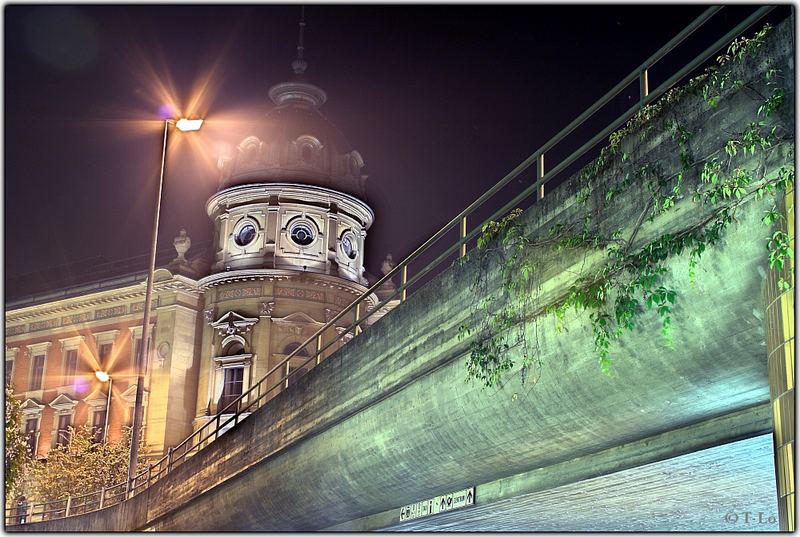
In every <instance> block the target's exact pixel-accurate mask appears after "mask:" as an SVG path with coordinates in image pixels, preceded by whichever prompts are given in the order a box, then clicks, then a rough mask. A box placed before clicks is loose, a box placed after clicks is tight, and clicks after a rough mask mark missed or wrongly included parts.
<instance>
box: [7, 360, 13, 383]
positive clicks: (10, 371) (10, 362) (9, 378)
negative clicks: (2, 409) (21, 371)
mask: <svg viewBox="0 0 800 537" xmlns="http://www.w3.org/2000/svg"><path fill="white" fill-rule="evenodd" d="M13 378H14V360H6V384H7V385H9V386H10V385H11V382H12V379H13Z"/></svg>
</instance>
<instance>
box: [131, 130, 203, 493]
mask: <svg viewBox="0 0 800 537" xmlns="http://www.w3.org/2000/svg"><path fill="white" fill-rule="evenodd" d="M171 123H173V124H175V126H176V127H177V128H178V130H180V131H182V132H190V131H196V130H199V129H200V126H201V125H202V124H203V120H202V119H187V118H181V119H178V120H177V121H176V120H173V119H166V120H164V142H163V144H162V146H161V173H160V174H159V178H158V195H157V196H156V210H155V212H154V214H153V242H152V245H151V247H150V267H149V270H148V272H147V288H146V291H145V295H144V319H143V320H142V343H141V345H139V360H138V361H137V362H136V364H135V367H136V399H135V400H134V406H133V426H132V431H131V456H130V461H129V463H128V488H129V490H131V485H132V484H133V480H134V478H135V477H136V466H137V464H138V462H139V435H140V434H141V428H142V397H143V392H144V371H143V368H144V356H145V352H146V349H147V346H148V342H149V340H150V306H151V304H152V298H153V273H154V272H155V270H156V246H157V244H158V220H159V217H160V215H161V193H162V191H163V189H164V164H165V163H166V159H167V134H168V133H169V126H170V124H171Z"/></svg>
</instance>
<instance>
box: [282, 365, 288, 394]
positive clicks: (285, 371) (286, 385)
mask: <svg viewBox="0 0 800 537" xmlns="http://www.w3.org/2000/svg"><path fill="white" fill-rule="evenodd" d="M283 376H284V379H283V387H284V388H288V387H289V362H286V369H285V370H284V372H283Z"/></svg>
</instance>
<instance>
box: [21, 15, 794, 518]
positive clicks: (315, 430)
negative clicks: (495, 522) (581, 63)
mask: <svg viewBox="0 0 800 537" xmlns="http://www.w3.org/2000/svg"><path fill="white" fill-rule="evenodd" d="M763 54H764V56H763V57H762V59H763V58H765V57H766V56H770V57H772V58H774V59H776V60H777V61H778V65H779V66H780V67H781V68H782V69H783V70H784V73H785V76H786V80H788V81H793V80H794V69H793V67H794V66H793V63H792V61H793V59H792V58H793V56H792V55H793V50H792V38H791V28H790V27H789V26H788V25H787V24H784V25H782V26H781V27H779V28H778V29H777V30H776V31H775V32H773V34H772V35H771V37H770V39H769V43H768V46H767V47H766V48H765V50H764V52H763ZM762 66H763V65H762ZM745 75H746V76H747V79H748V81H750V82H752V83H753V84H754V85H755V86H756V87H761V86H763V76H762V72H760V71H759V70H758V69H754V70H751V71H749V72H747V73H745ZM793 101H794V95H793V94H792V95H789V96H787V104H786V105H785V109H784V110H783V112H782V113H781V115H780V116H779V117H778V118H777V121H779V122H782V123H783V124H784V125H785V126H786V127H787V128H788V129H789V130H790V131H792V129H793V121H794V110H793ZM758 105H759V102H758V99H756V98H754V97H753V96H752V95H751V94H749V93H746V92H738V93H734V94H731V95H728V96H726V97H725V98H724V99H723V100H722V101H721V102H720V104H719V106H718V107H717V108H714V109H711V110H709V109H708V107H707V106H706V105H705V104H704V103H703V102H702V100H701V99H699V98H687V99H684V100H683V101H681V102H679V103H677V104H676V105H675V109H674V110H675V113H676V114H677V115H678V116H679V117H680V118H681V121H682V123H683V124H684V125H686V127H687V128H688V129H689V130H690V131H692V132H694V133H696V134H695V138H694V139H693V148H694V150H695V154H697V155H703V154H704V150H706V149H709V148H712V147H717V146H719V145H720V144H721V143H724V140H725V138H726V137H725V136H723V135H722V134H721V132H730V133H734V132H737V131H738V132H740V131H742V130H743V129H744V128H745V126H746V123H747V122H748V121H751V118H752V117H754V112H755V109H756V108H757V107H758ZM659 127H661V126H659V125H657V128H656V129H655V131H654V134H653V136H652V138H651V139H650V140H649V142H648V144H647V145H646V146H645V147H642V148H640V149H639V150H638V151H639V153H638V154H634V155H633V157H632V158H633V162H636V161H637V159H647V160H654V159H655V160H658V161H660V162H661V163H662V164H663V165H664V167H665V168H669V167H673V166H676V165H675V164H674V163H676V162H677V159H678V155H676V154H674V152H673V151H672V150H671V149H670V148H671V144H668V143H665V142H666V141H667V140H668V139H669V136H670V134H669V133H668V132H666V130H665V129H663V128H659ZM773 164H775V163H773ZM618 172H619V170H618V169H611V170H609V171H608V172H607V173H606V174H604V178H603V184H604V187H601V188H600V189H598V190H597V191H596V193H595V194H594V195H593V196H592V197H590V199H589V200H588V203H587V204H586V205H585V206H581V205H579V204H576V202H575V194H576V188H577V187H576V186H575V184H574V183H571V184H567V185H564V186H562V187H561V188H559V189H557V190H554V191H553V192H551V193H548V195H547V196H546V197H545V198H544V200H543V201H542V202H540V203H537V204H536V205H535V206H534V207H533V208H532V209H530V210H529V211H527V212H526V213H525V214H524V216H523V218H524V221H525V223H526V226H527V227H528V229H529V230H530V232H531V233H532V234H533V235H534V236H541V237H543V236H545V235H546V234H547V232H548V230H549V229H550V228H551V227H552V226H553V225H554V224H556V223H559V222H567V221H572V220H575V219H577V218H582V215H583V214H584V212H585V211H587V210H588V211H592V213H593V214H595V217H594V218H595V221H596V222H599V225H600V226H601V228H602V229H604V230H614V229H616V228H618V227H622V228H623V229H625V230H626V232H629V231H630V230H631V228H632V226H633V223H634V222H635V221H636V220H637V219H638V217H639V213H640V210H641V208H642V207H644V206H645V204H646V203H647V202H648V201H649V199H650V198H651V195H650V193H649V192H648V190H647V189H646V188H645V187H644V186H643V185H638V184H634V185H632V186H630V187H629V188H628V189H627V190H626V191H625V192H624V193H622V194H620V195H619V196H618V197H617V198H615V200H614V206H613V207H612V209H611V210H605V211H603V210H602V209H601V207H602V200H603V197H604V194H605V191H606V189H607V188H610V187H612V186H613V185H614V184H615V183H616V182H618V181H619V180H620V179H621V177H622V174H621V173H618ZM692 180H694V179H692ZM694 186H695V185H694V184H691V181H689V184H685V189H686V191H688V192H691V191H692V189H693V187H694ZM767 203H768V201H767V200H762V201H760V202H752V203H750V204H748V206H747V207H745V208H744V209H743V210H741V211H739V212H738V213H737V221H736V222H735V223H734V224H732V225H731V227H730V228H729V229H728V231H727V232H726V234H725V236H724V239H723V240H722V241H721V243H720V244H719V245H718V246H716V247H712V248H710V249H709V250H708V251H706V253H705V254H704V255H703V259H702V261H701V266H700V270H699V271H698V275H697V281H696V282H695V283H694V284H691V283H690V282H689V281H688V278H687V270H686V266H687V258H686V257H681V258H676V259H673V260H672V261H671V262H670V270H671V273H670V275H669V280H670V282H671V283H673V284H674V286H675V287H676V288H677V289H679V290H680V295H679V297H678V303H677V305H676V308H675V313H674V316H673V317H674V324H675V349H676V350H672V349H670V348H668V347H667V346H665V345H664V343H663V341H662V340H661V337H660V335H659V322H658V320H657V319H656V317H655V315H652V316H648V317H646V319H644V320H643V322H641V326H640V327H639V328H637V330H636V332H635V333H633V334H630V335H628V336H626V338H625V339H624V341H623V343H622V348H621V352H618V353H616V355H617V356H618V358H617V360H616V362H615V368H616V372H617V374H616V376H615V377H613V378H609V377H607V376H605V375H603V374H602V373H600V371H599V368H598V365H597V359H596V357H595V356H594V353H593V351H592V348H593V336H592V333H591V329H590V327H589V325H588V323H587V322H586V321H585V319H584V318H582V317H571V318H568V319H567V322H566V328H567V330H568V332H567V333H562V334H557V333H556V332H555V330H554V323H553V320H552V319H551V318H546V319H544V320H541V321H540V322H539V330H538V333H534V332H533V327H532V326H531V328H530V330H531V331H530V333H529V334H528V335H529V336H530V337H534V336H536V337H538V342H539V348H540V354H541V359H542V361H543V363H544V366H543V369H542V371H541V378H540V380H539V383H538V384H537V385H536V386H535V387H531V385H530V384H525V385H523V384H521V381H520V376H519V375H516V374H514V375H511V376H510V377H509V380H508V382H506V383H505V384H504V386H503V387H502V388H491V389H482V388H481V387H480V386H479V385H477V384H475V383H465V378H466V370H465V367H464V359H465V353H466V352H467V349H468V341H459V340H458V338H457V337H456V334H457V329H458V326H459V325H460V324H461V323H463V322H467V321H468V313H469V310H470V308H471V306H472V304H473V301H474V300H475V299H476V298H475V296H473V294H472V291H471V289H470V287H469V284H470V282H472V281H474V279H475V278H476V276H477V271H478V270H479V269H480V267H478V266H477V264H476V263H475V262H474V261H469V262H467V263H465V264H464V265H462V266H453V267H451V268H450V269H449V270H447V271H446V272H445V273H444V274H442V275H441V276H440V277H438V278H436V279H435V280H434V281H432V282H431V283H430V284H428V285H427V286H426V287H425V288H423V289H421V290H420V291H419V292H417V293H415V294H414V295H412V296H411V297H409V300H408V301H407V302H405V303H403V304H402V305H400V306H399V307H398V308H396V309H395V310H394V311H393V312H392V313H391V314H390V315H388V316H387V317H385V318H384V319H382V320H381V321H379V322H378V323H377V324H375V325H374V326H372V327H371V328H370V329H369V330H368V331H367V332H365V333H364V334H362V335H361V336H359V337H356V338H355V339H353V340H352V341H351V342H350V343H349V344H348V345H347V346H346V347H344V348H343V349H341V350H340V351H339V352H337V353H336V354H334V355H333V356H332V357H331V358H329V359H328V360H326V361H325V362H323V363H322V364H321V365H320V366H318V367H317V368H316V369H315V370H314V371H313V372H312V373H311V374H308V375H306V376H304V377H303V378H302V379H300V381H299V382H298V383H297V384H296V385H295V386H294V387H293V388H291V389H289V390H286V391H284V392H283V393H281V394H280V395H279V396H278V397H276V398H275V399H274V400H273V401H271V403H270V404H269V405H268V406H267V407H266V408H263V409H261V410H259V411H257V412H255V413H254V414H253V415H252V416H250V417H249V418H248V419H246V420H245V421H244V422H243V423H241V424H239V425H238V426H237V427H236V428H235V429H233V430H231V431H229V432H228V433H226V434H225V435H224V436H223V437H222V438H221V439H220V440H218V441H217V442H214V443H213V444H212V445H211V446H210V447H208V448H207V449H205V450H203V452H202V453H201V454H200V455H199V456H197V457H194V458H192V459H190V460H188V461H187V462H186V463H184V464H183V465H181V466H180V467H179V468H178V469H176V470H175V471H173V472H172V473H171V474H170V475H169V476H168V477H167V478H165V479H163V480H161V481H160V482H159V483H157V484H156V485H155V486H154V487H152V488H151V489H150V490H149V491H147V492H146V493H143V494H142V495H140V496H138V497H137V498H135V499H133V500H131V501H129V502H126V503H125V504H124V505H121V506H116V507H112V508H110V509H107V510H105V511H102V512H98V513H93V514H89V515H84V516H80V517H75V518H71V519H65V520H61V521H52V522H47V523H37V524H30V525H27V526H25V527H24V528H21V529H24V530H33V531H50V530H54V531H78V530H80V531H87V530H88V531H109V530H128V529H154V530H159V531H168V530H247V529H250V530H262V531H268V530H314V529H324V528H328V527H331V526H334V525H337V524H343V523H345V522H347V521H350V520H354V519H358V518H360V517H365V516H367V515H371V514H373V513H380V512H385V511H387V510H391V509H395V508H397V509H399V507H400V506H402V505H404V504H408V503H412V502H414V501H419V500H422V499H425V498H428V497H433V496H435V495H437V494H441V493H444V492H448V491H452V490H458V489H460V488H463V487H466V486H471V485H475V484H480V483H488V482H492V481H496V480H499V479H501V478H504V477H506V476H510V475H513V474H518V473H521V472H528V471H532V470H535V469H541V468H547V467H550V466H554V465H558V464H560V463H564V462H565V461H569V460H572V459H576V458H578V457H584V458H586V457H590V456H591V455H592V454H594V453H599V452H602V451H604V450H609V449H612V448H615V447H616V446H620V445H622V444H627V443H631V442H637V441H643V440H645V439H647V438H648V437H651V436H655V435H663V433H665V432H667V431H671V430H674V429H678V428H681V427H687V426H690V425H692V424H694V423H698V422H701V421H705V420H708V419H710V418H714V417H719V416H725V415H728V414H732V413H736V412H739V411H743V410H744V409H747V408H751V407H755V406H761V405H763V403H765V402H768V400H769V393H768V386H767V368H766V352H765V346H764V345H765V334H764V327H763V321H762V312H763V310H764V304H763V301H762V287H763V285H764V282H765V275H766V266H767V265H766V259H767V258H766V251H765V249H764V244H765V241H764V237H765V236H766V229H765V227H764V226H763V224H762V223H761V222H760V219H761V216H762V214H763V211H764V209H765V208H767ZM703 216H704V214H702V213H701V212H700V211H698V210H697V208H696V206H695V205H694V204H692V203H691V201H689V200H688V199H685V200H683V201H681V202H679V204H678V210H677V211H671V212H669V213H668V214H666V215H664V217H662V218H660V219H657V220H656V221H655V222H653V223H652V224H645V225H643V226H642V228H641V229H640V231H639V234H638V235H637V239H636V243H638V244H645V243H646V242H648V241H650V240H652V239H654V238H656V237H657V236H659V235H660V234H662V233H664V232H665V231H668V230H680V229H684V228H687V227H689V226H691V225H693V224H694V223H696V222H699V221H700V220H701V219H702V218H703ZM541 261H542V263H541V265H542V267H543V268H542V269H541V272H540V273H541V274H543V278H544V281H545V283H544V285H543V287H542V296H541V301H542V303H547V302H548V301H549V300H551V299H554V298H556V297H557V296H558V295H559V294H561V293H563V292H564V291H565V290H566V289H567V288H568V287H569V285H570V284H571V283H572V281H573V279H574V274H575V272H577V271H579V270H580V269H581V268H583V269H586V268H587V267H589V266H593V265H596V264H597V263H601V262H602V259H601V258H600V257H599V256H597V255H590V256H588V257H587V256H586V255H585V252H578V251H562V252H554V251H553V250H547V249H543V250H542V251H541ZM497 272H498V271H497V270H493V271H492V272H491V274H492V278H493V279H492V280H491V282H490V288H491V287H492V286H493V289H494V290H495V291H497V290H498V286H499V285H500V282H499V278H498V277H497ZM510 352H512V353H514V352H515V351H514V350H512V351H510ZM731 434H732V435H734V434H741V431H738V432H736V433H735V432H733V431H732V432H731ZM662 438H663V436H662ZM731 439H732V438H731ZM718 441H720V442H721V441H724V439H723V438H718ZM677 442H678V441H677V440H676V447H675V449H676V450H678V446H677ZM668 452H669V449H665V450H662V451H661V452H660V454H659V455H658V456H659V457H664V456H667V455H666V453H668ZM479 500H480V499H479ZM13 529H17V528H13Z"/></svg>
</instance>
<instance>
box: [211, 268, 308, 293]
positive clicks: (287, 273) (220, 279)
mask: <svg viewBox="0 0 800 537" xmlns="http://www.w3.org/2000/svg"><path fill="white" fill-rule="evenodd" d="M296 276H297V273H296V272H295V271H292V270H280V269H244V270H229V271H226V272H218V273H216V274H211V275H209V276H206V277H205V278H200V280H198V282H197V284H198V287H199V289H200V290H201V291H207V290H208V289H209V288H211V287H216V286H218V285H222V284H227V283H237V282H246V281H265V280H266V281H276V280H289V279H291V278H293V277H296Z"/></svg>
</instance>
